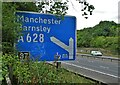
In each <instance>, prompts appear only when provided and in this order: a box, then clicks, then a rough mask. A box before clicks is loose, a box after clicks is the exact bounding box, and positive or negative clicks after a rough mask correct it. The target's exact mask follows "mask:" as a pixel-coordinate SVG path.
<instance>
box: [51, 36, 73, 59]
mask: <svg viewBox="0 0 120 85" xmlns="http://www.w3.org/2000/svg"><path fill="white" fill-rule="evenodd" d="M50 39H51V41H52V42H53V43H55V44H57V45H58V46H60V47H61V48H63V49H65V50H66V51H68V52H69V59H73V49H74V48H73V43H74V41H73V39H72V38H70V39H69V46H68V45H66V44H65V43H63V42H62V41H60V40H59V39H57V38H55V37H50Z"/></svg>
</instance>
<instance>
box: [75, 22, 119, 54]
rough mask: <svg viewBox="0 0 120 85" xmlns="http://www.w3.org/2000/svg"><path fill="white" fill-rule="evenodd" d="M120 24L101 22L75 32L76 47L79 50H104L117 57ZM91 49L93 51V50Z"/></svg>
mask: <svg viewBox="0 0 120 85" xmlns="http://www.w3.org/2000/svg"><path fill="white" fill-rule="evenodd" d="M119 29H120V24H117V23H115V22H113V21H101V22H100V23H99V24H97V25H95V26H94V27H89V28H84V29H82V30H77V46H78V47H80V48H94V49H95V50H96V48H97V49H105V50H106V51H107V52H108V51H110V53H111V54H113V55H118V53H119V51H120V47H119V42H118V40H119V39H118V38H119ZM94 49H93V50H94Z"/></svg>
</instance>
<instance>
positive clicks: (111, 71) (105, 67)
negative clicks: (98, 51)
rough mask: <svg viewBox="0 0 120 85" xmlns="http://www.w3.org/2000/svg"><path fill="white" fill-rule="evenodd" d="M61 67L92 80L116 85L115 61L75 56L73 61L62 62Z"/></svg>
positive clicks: (119, 78)
mask: <svg viewBox="0 0 120 85" xmlns="http://www.w3.org/2000/svg"><path fill="white" fill-rule="evenodd" d="M62 66H63V67H64V68H66V69H68V70H70V71H73V72H76V73H79V74H81V75H84V76H86V77H89V78H92V79H94V80H97V81H100V82H103V83H107V84H113V85H116V84H117V85H118V83H119V82H118V81H119V80H120V76H119V74H118V69H119V68H120V66H119V65H118V62H117V61H113V62H111V61H110V60H101V59H98V58H97V59H95V58H90V57H89V58H88V57H81V56H80V55H79V56H77V58H76V60H75V61H67V62H66V61H65V62H62Z"/></svg>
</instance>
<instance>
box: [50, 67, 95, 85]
mask: <svg viewBox="0 0 120 85" xmlns="http://www.w3.org/2000/svg"><path fill="white" fill-rule="evenodd" d="M49 67H50V68H51V69H52V70H51V72H56V73H55V75H56V80H57V81H56V80H54V79H53V80H50V81H51V82H53V83H56V82H57V83H81V84H83V83H86V84H89V85H93V84H95V85H97V83H96V82H95V81H92V80H90V79H86V78H85V77H82V76H80V75H78V74H75V73H73V72H70V71H68V70H66V69H64V68H59V70H58V71H57V70H56V67H54V66H52V65H49Z"/></svg>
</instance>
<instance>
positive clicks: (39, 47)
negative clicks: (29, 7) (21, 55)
mask: <svg viewBox="0 0 120 85" xmlns="http://www.w3.org/2000/svg"><path fill="white" fill-rule="evenodd" d="M16 16H17V21H18V22H21V23H22V30H23V31H22V33H23V36H20V37H19V39H18V43H17V45H16V48H17V49H18V51H22V52H24V51H25V52H27V51H28V52H30V58H31V59H38V60H46V61H54V60H55V59H54V56H55V55H56V54H58V55H60V58H59V60H75V55H76V18H75V17H74V16H65V17H64V20H62V19H60V18H57V17H56V16H54V15H51V14H40V13H34V12H17V13H16Z"/></svg>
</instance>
